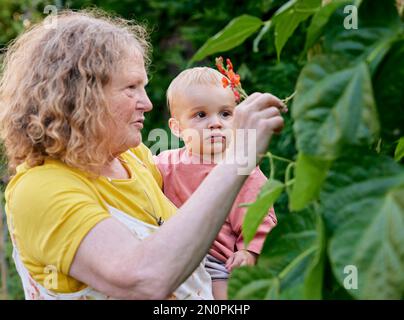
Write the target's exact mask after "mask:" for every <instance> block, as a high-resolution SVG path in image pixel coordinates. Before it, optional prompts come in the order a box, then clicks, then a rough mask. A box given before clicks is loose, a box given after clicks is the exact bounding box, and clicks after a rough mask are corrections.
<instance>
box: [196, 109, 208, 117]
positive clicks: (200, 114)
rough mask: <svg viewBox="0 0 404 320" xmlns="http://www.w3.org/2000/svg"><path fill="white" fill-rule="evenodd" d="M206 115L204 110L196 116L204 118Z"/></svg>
mask: <svg viewBox="0 0 404 320" xmlns="http://www.w3.org/2000/svg"><path fill="white" fill-rule="evenodd" d="M205 116H206V113H205V112H203V111H199V112H197V113H196V114H195V117H197V118H204V117H205Z"/></svg>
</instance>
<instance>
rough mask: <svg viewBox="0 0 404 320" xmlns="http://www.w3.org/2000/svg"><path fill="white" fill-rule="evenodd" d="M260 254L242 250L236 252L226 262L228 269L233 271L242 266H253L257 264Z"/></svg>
mask: <svg viewBox="0 0 404 320" xmlns="http://www.w3.org/2000/svg"><path fill="white" fill-rule="evenodd" d="M257 257H258V254H257V253H254V252H251V251H248V250H246V249H241V250H239V251H236V252H234V253H233V254H232V255H231V256H230V258H229V259H227V261H226V268H227V270H229V271H232V270H233V268H237V267H241V266H253V265H255V263H256V262H257Z"/></svg>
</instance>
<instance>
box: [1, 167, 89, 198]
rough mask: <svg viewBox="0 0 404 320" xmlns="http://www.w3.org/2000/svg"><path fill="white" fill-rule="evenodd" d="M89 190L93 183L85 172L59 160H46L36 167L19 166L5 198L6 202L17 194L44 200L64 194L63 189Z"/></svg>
mask: <svg viewBox="0 0 404 320" xmlns="http://www.w3.org/2000/svg"><path fill="white" fill-rule="evenodd" d="M88 188H91V181H90V179H89V177H88V176H87V175H86V174H85V173H84V172H82V171H80V170H77V169H74V168H71V167H69V166H67V165H66V164H64V163H63V162H61V161H58V160H46V161H45V163H44V164H42V165H39V166H35V167H28V166H27V165H26V164H21V165H20V166H18V167H17V172H16V174H15V175H14V176H13V177H12V178H11V180H10V181H9V183H8V185H7V188H6V192H5V196H6V201H7V200H10V197H11V196H14V195H17V194H20V195H23V196H24V197H25V198H28V197H29V198H32V199H42V198H44V197H50V196H51V195H52V194H54V193H55V192H62V191H63V189H69V190H74V189H76V190H77V189H82V190H85V189H88Z"/></svg>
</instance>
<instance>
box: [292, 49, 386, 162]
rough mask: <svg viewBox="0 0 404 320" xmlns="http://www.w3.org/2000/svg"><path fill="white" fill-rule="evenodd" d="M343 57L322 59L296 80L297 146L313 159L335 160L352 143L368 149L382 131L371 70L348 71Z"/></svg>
mask: <svg viewBox="0 0 404 320" xmlns="http://www.w3.org/2000/svg"><path fill="white" fill-rule="evenodd" d="M344 63H345V61H344V60H343V59H338V58H336V59H334V58H331V57H327V56H318V57H316V58H314V59H313V61H312V62H310V63H309V64H307V65H306V67H305V68H304V69H303V71H302V72H301V74H300V76H299V79H298V82H297V87H296V90H297V94H296V97H295V99H294V103H293V106H292V117H293V118H294V120H295V123H294V126H293V127H294V132H295V135H296V142H297V148H298V150H299V151H301V152H303V153H304V154H306V155H309V156H317V157H320V158H323V159H325V160H333V159H336V158H337V157H338V156H339V155H340V154H341V153H342V152H343V150H344V148H345V147H346V146H348V145H355V146H360V145H367V144H370V143H372V142H374V141H375V140H376V139H377V137H378V133H379V122H378V115H377V112H376V107H375V102H374V98H373V91H372V84H371V81H370V75H369V70H368V67H367V65H366V64H365V63H363V62H362V63H359V64H357V65H355V66H353V67H348V68H343V66H341V65H343V64H344Z"/></svg>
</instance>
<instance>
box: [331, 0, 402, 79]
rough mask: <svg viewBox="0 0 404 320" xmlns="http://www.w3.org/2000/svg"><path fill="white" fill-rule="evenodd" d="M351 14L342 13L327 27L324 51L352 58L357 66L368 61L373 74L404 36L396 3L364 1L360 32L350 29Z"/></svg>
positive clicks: (359, 18) (339, 11)
mask: <svg viewBox="0 0 404 320" xmlns="http://www.w3.org/2000/svg"><path fill="white" fill-rule="evenodd" d="M348 18H349V17H348V14H347V13H344V12H343V11H342V10H338V11H337V12H336V14H335V15H333V17H332V19H330V23H329V24H328V25H327V27H326V28H325V29H324V30H325V35H324V49H325V52H327V53H333V54H336V53H338V54H341V55H344V56H348V57H349V59H351V60H352V61H353V62H355V61H361V60H365V59H366V60H367V61H368V62H369V63H370V68H371V71H372V72H373V71H374V70H375V69H376V67H377V65H378V63H379V62H380V61H381V59H382V58H383V56H384V55H385V54H386V53H387V51H388V50H389V48H390V46H391V44H392V43H393V42H394V41H395V40H396V39H397V38H398V37H399V35H400V32H402V23H401V22H400V18H399V15H398V11H397V8H396V6H395V0H386V1H374V0H364V1H362V3H361V5H360V7H359V12H358V26H357V29H350V28H348V29H347V28H346V27H347V26H346V24H345V23H344V22H345V21H346V19H348Z"/></svg>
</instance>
